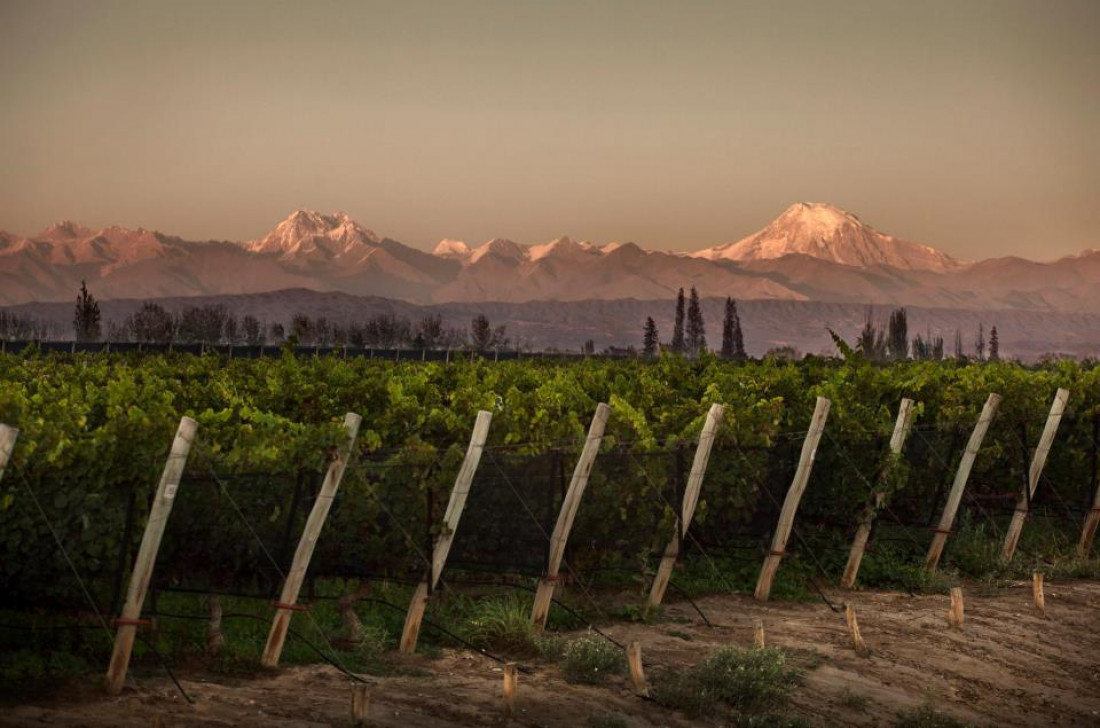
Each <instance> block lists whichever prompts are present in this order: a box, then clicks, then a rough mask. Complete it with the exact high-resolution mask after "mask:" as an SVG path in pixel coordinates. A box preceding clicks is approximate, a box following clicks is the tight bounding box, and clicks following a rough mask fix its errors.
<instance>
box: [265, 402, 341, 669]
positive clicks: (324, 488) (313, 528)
mask: <svg viewBox="0 0 1100 728" xmlns="http://www.w3.org/2000/svg"><path fill="white" fill-rule="evenodd" d="M362 421H363V418H362V417H360V416H359V415H357V414H355V413H354V412H348V413H347V414H346V415H345V416H344V431H345V432H346V434H347V439H346V440H345V441H344V445H343V447H342V448H340V449H339V450H338V451H337V453H336V458H335V459H334V460H333V461H332V463H330V464H329V466H328V472H326V473H325V480H324V482H322V483H321V490H320V492H319V493H318V494H317V500H315V501H314V502H313V510H311V511H310V513H309V518H308V519H306V526H305V528H304V529H303V530H302V537H301V538H300V539H299V540H298V548H297V549H296V550H295V551H294V560H293V561H292V562H291V565H290V571H289V572H287V575H286V581H284V582H283V591H282V593H281V594H280V595H279V601H278V602H276V603H275V618H274V619H273V620H271V631H270V632H268V635H267V644H266V645H265V646H264V652H263V655H262V656H261V657H260V664H261V665H263V666H264V667H275V666H276V665H278V664H279V658H280V657H281V656H282V654H283V644H285V643H286V634H287V631H288V630H289V629H290V617H291V614H292V612H295V611H300V610H301V609H302V608H301V607H299V606H298V605H297V602H298V592H300V591H301V589H302V582H304V581H305V578H306V571H308V570H309V561H310V559H312V558H313V549H314V548H315V547H316V546H317V539H318V538H319V537H320V536H321V529H322V528H324V525H325V519H327V518H328V512H329V509H330V508H331V507H332V501H333V499H334V498H335V497H336V490H337V489H338V488H339V487H340V481H341V480H342V479H343V477H344V470H345V469H346V468H347V465H348V458H350V457H351V450H352V447H353V446H354V445H355V438H356V436H357V435H358V434H359V424H360V423H361V422H362Z"/></svg>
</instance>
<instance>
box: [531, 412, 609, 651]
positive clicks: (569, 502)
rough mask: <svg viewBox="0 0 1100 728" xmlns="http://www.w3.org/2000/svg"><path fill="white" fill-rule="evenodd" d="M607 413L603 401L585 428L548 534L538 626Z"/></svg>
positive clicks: (535, 612) (535, 611) (534, 612)
mask: <svg viewBox="0 0 1100 728" xmlns="http://www.w3.org/2000/svg"><path fill="white" fill-rule="evenodd" d="M610 414H611V408H610V407H608V406H607V405H606V404H604V403H603V402H600V404H598V405H597V406H596V414H595V416H594V417H593V418H592V424H591V425H590V426H589V428H588V438H587V439H586V440H585V441H584V449H582V450H581V456H580V458H578V460H577V467H576V468H575V469H574V470H573V479H572V480H571V481H570V482H569V489H568V490H567V491H566V492H565V499H564V500H562V504H561V510H560V511H559V512H558V521H557V523H556V524H555V525H554V533H553V535H552V536H551V537H550V559H549V563H548V564H547V567H546V575H545V576H543V577H542V578H541V579H540V580H539V585H538V590H537V591H536V592H535V602H534V604H532V605H531V622H532V623H534V625H535V627H536V628H538V629H542V628H543V627H545V626H546V618H547V617H549V616H550V602H551V600H552V599H553V598H554V587H556V586H557V584H558V581H559V580H560V573H559V572H560V570H561V562H562V559H563V558H564V557H565V544H566V542H567V541H569V532H570V531H571V530H572V529H573V520H574V519H575V518H576V517H577V510H578V509H579V508H580V505H581V496H583V495H584V490H585V488H587V487H588V475H589V474H590V473H591V472H592V465H593V464H594V463H595V462H596V454H597V453H598V452H599V451H600V443H601V442H603V431H604V428H606V427H607V418H608V416H609V415H610Z"/></svg>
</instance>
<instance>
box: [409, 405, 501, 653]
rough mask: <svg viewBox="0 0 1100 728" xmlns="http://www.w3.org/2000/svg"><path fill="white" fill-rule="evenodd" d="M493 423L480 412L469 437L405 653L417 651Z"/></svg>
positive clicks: (416, 599)
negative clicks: (431, 600) (418, 641)
mask: <svg viewBox="0 0 1100 728" xmlns="http://www.w3.org/2000/svg"><path fill="white" fill-rule="evenodd" d="M492 421H493V414H492V413H491V412H485V411H484V410H482V411H481V412H478V413H477V421H476V422H475V423H474V432H473V435H471V436H470V445H469V447H468V448H466V457H465V458H464V459H463V460H462V467H461V468H459V470H458V477H457V478H455V485H454V488H452V489H451V499H450V501H449V502H448V503H447V512H446V513H445V514H444V515H443V531H442V532H441V533H440V534H439V536H437V537H436V540H435V548H434V549H433V551H432V568H431V573H430V574H429V575H428V576H427V577H426V578H425V580H424V581H421V582H420V584H419V585H417V587H416V592H415V593H413V598H412V602H411V603H410V604H409V611H408V613H407V614H406V615H405V628H404V630H402V632H401V651H402V652H404V653H406V654H412V653H413V652H416V643H417V640H418V639H419V637H420V624H421V623H422V622H423V621H424V610H425V609H427V607H428V598H429V595H430V594H431V591H432V589H435V587H436V585H437V584H438V583H439V577H440V575H441V574H442V573H443V566H444V564H446V563H447V554H449V553H450V551H451V544H452V543H453V542H454V537H455V532H456V531H457V530H458V522H459V520H460V519H461V518H462V509H463V508H465V507H466V497H467V496H468V495H469V494H470V486H471V485H472V484H473V482H474V473H476V472H477V466H478V463H480V462H481V453H482V451H483V450H484V449H485V441H486V440H487V439H488V437H489V423H491V422H492Z"/></svg>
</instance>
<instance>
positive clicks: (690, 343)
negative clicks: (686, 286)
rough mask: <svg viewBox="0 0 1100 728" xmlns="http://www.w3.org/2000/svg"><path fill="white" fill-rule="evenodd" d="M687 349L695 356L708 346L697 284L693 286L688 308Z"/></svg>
mask: <svg viewBox="0 0 1100 728" xmlns="http://www.w3.org/2000/svg"><path fill="white" fill-rule="evenodd" d="M686 338H687V351H688V353H689V354H690V355H691V356H693V357H696V356H699V354H700V353H701V352H703V351H706V348H707V332H706V326H705V325H704V323H703V309H702V308H701V307H700V306H699V292H698V291H696V290H695V286H692V287H691V299H690V301H689V302H688V310H687V337H686Z"/></svg>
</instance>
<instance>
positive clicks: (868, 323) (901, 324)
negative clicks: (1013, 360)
mask: <svg viewBox="0 0 1100 728" xmlns="http://www.w3.org/2000/svg"><path fill="white" fill-rule="evenodd" d="M830 333H833V332H832V331H831V330H830ZM833 339H834V340H838V339H839V337H837V335H836V334H835V333H833ZM855 351H857V352H859V353H860V354H862V355H863V356H865V357H866V358H868V359H870V360H871V361H879V362H886V361H901V360H905V359H929V360H934V361H941V360H943V359H945V358H947V356H946V353H945V351H944V342H943V337H942V336H933V335H932V332H931V330H926V331H925V333H924V335H923V336H922V335H921V334H920V333H918V334H917V335H916V336H914V337H913V338H912V339H910V338H909V315H908V313H907V312H906V310H905V309H904V308H897V309H894V310H893V311H891V312H890V316H889V318H888V319H887V322H886V325H885V326H883V325H882V324H881V323H879V322H877V321H875V316H874V311H873V309H872V308H871V307H870V306H868V307H867V317H866V319H865V320H864V323H863V329H862V330H861V331H860V333H859V336H858V337H857V338H856V346H855ZM953 354H954V358H955V359H958V360H960V361H962V360H970V359H972V360H974V361H997V360H999V359H1000V358H1001V340H1000V334H999V333H998V332H997V326H996V325H994V326H992V327H991V328H990V329H989V339H988V341H987V340H986V336H985V324H983V323H979V324H978V334H977V336H976V337H975V339H974V342H973V356H972V357H971V356H968V355H967V353H966V347H965V346H964V344H963V334H962V331H961V330H959V329H956V330H955V341H954V352H953Z"/></svg>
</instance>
